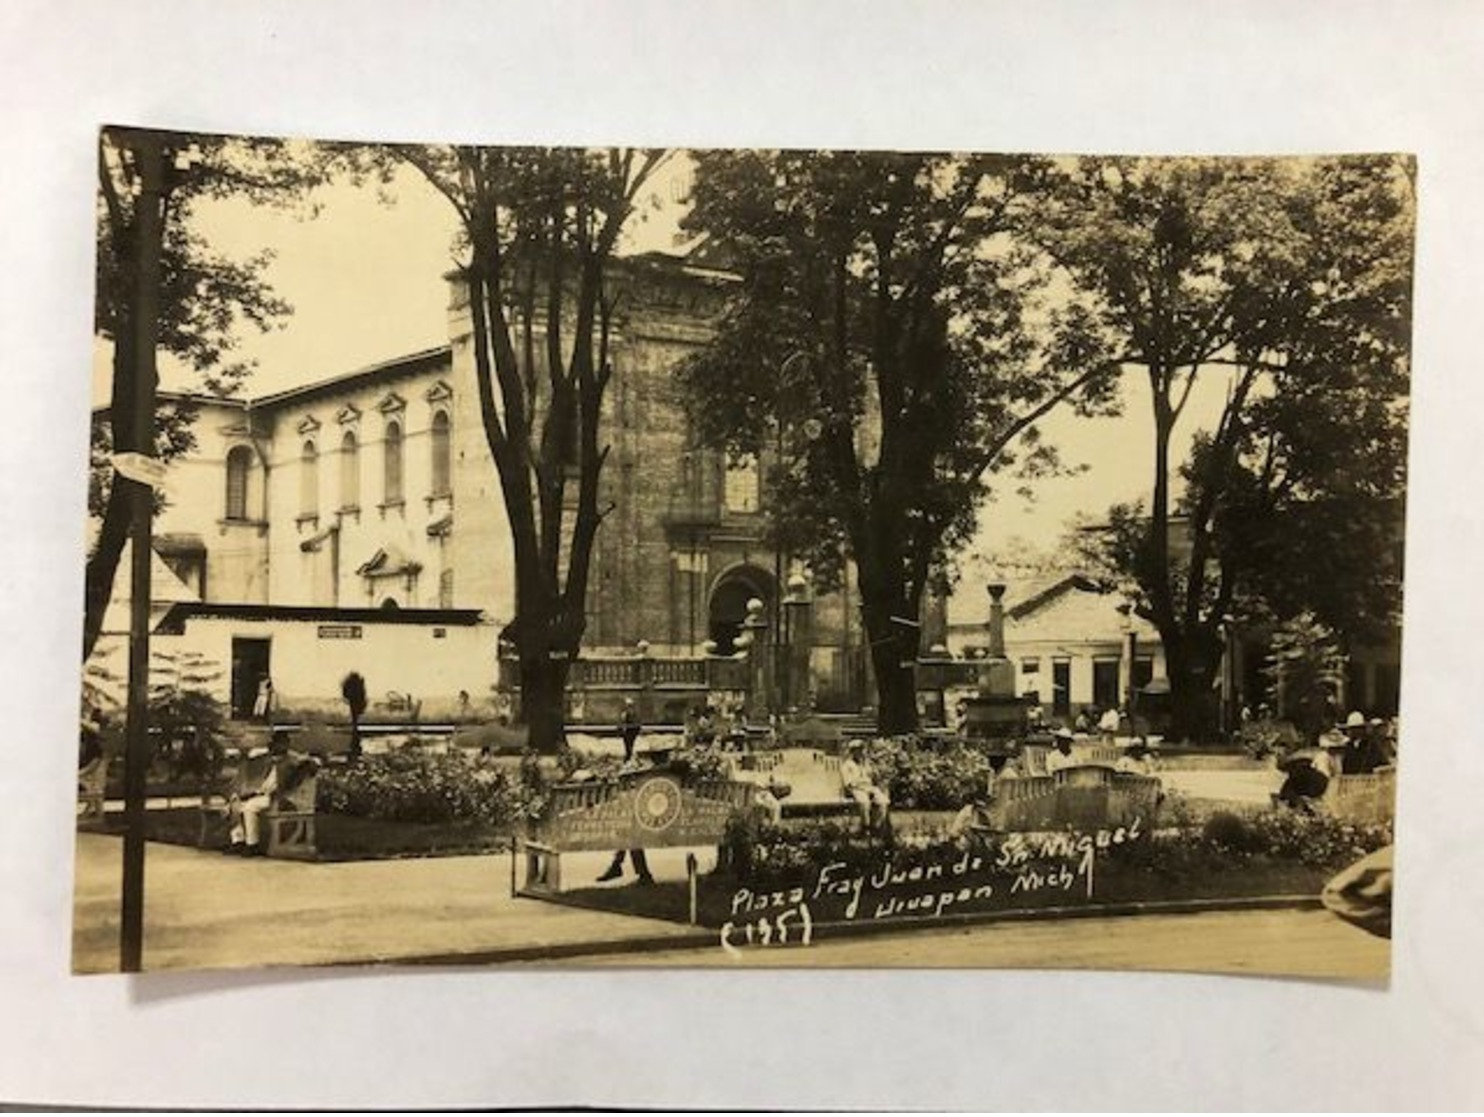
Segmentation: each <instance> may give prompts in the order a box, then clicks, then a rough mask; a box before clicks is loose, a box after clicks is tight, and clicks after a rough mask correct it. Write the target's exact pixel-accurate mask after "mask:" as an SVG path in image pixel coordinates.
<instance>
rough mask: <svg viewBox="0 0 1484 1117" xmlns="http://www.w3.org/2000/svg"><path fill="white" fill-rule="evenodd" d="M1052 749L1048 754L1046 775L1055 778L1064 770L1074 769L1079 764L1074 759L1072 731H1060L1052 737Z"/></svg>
mask: <svg viewBox="0 0 1484 1117" xmlns="http://www.w3.org/2000/svg"><path fill="white" fill-rule="evenodd" d="M1051 743H1052V746H1053V747H1052V749H1051V751H1050V752H1048V753H1047V754H1046V774H1047V775H1048V776H1054V775H1055V774H1056V773H1057V772H1060V771H1061V770H1062V769H1063V768H1071V767H1074V766H1075V765H1076V763H1077V761H1076V760H1075V759H1073V757H1072V731H1071V730H1070V729H1058V730H1057V731H1056V732H1055V733H1053V734H1052V735H1051Z"/></svg>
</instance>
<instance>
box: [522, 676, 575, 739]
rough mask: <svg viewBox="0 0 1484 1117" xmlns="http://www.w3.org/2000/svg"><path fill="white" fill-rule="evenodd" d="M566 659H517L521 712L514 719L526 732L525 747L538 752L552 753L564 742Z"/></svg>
mask: <svg viewBox="0 0 1484 1117" xmlns="http://www.w3.org/2000/svg"><path fill="white" fill-rule="evenodd" d="M571 667H572V660H571V658H570V657H569V656H565V655H563V656H560V657H558V658H553V657H552V656H551V655H533V654H522V655H521V657H520V710H519V714H518V717H517V720H518V721H520V722H523V723H524V724H525V726H526V731H527V733H528V735H529V736H528V738H527V742H526V743H527V745H528V746H529V747H530V748H532V749H534V750H535V751H537V752H542V753H554V752H556V751H557V750H558V749H560V748H561V746H562V742H563V741H564V740H565V739H566V720H567V719H566V705H567V703H566V694H567V676H568V674H569V673H570V671H571Z"/></svg>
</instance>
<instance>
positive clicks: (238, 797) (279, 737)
mask: <svg viewBox="0 0 1484 1117" xmlns="http://www.w3.org/2000/svg"><path fill="white" fill-rule="evenodd" d="M288 751H289V735H288V734H287V733H285V732H283V731H282V730H280V731H279V732H277V733H275V734H273V739H272V742H271V743H270V745H269V746H268V766H267V771H265V772H262V774H261V775H257V774H256V773H255V774H254V775H255V777H256V778H253V777H250V780H251V782H250V783H249V784H248V786H246V787H243V788H241V789H239V791H238V792H236V793H235V794H234V795H233V796H232V798H231V801H230V802H229V803H228V804H227V816H228V819H229V821H230V824H231V831H230V841H229V844H228V846H227V850H226V852H228V853H235V854H239V855H242V856H246V857H260V856H262V855H263V854H264V853H266V852H267V851H266V850H264V849H263V846H262V818H261V816H262V814H263V812H264V811H266V810H267V809H268V808H269V807H271V806H272V805H273V797H274V796H275V795H277V794H278V789H279V782H280V779H281V776H280V769H282V767H283V764H284V759H285V757H287V755H288ZM243 792H246V794H245V795H244V794H243Z"/></svg>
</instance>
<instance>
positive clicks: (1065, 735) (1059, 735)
mask: <svg viewBox="0 0 1484 1117" xmlns="http://www.w3.org/2000/svg"><path fill="white" fill-rule="evenodd" d="M1051 736H1052V737H1054V738H1055V739H1056V740H1058V741H1074V740H1076V739H1077V735H1076V734H1075V733H1073V732H1072V731H1071V730H1070V729H1068V728H1067V727H1066V726H1065V725H1062V726H1058V727H1057V728H1056V730H1055V731H1053V732H1052V734H1051Z"/></svg>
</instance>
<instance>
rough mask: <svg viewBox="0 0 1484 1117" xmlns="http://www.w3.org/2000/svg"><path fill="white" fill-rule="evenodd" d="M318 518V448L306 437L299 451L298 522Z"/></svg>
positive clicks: (312, 440)
mask: <svg viewBox="0 0 1484 1117" xmlns="http://www.w3.org/2000/svg"><path fill="white" fill-rule="evenodd" d="M318 519H319V448H318V447H317V446H316V445H315V443H314V439H312V438H307V439H305V440H304V445H303V447H302V448H301V449H300V452H299V522H300V523H301V524H302V523H304V522H306V521H311V520H318Z"/></svg>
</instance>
